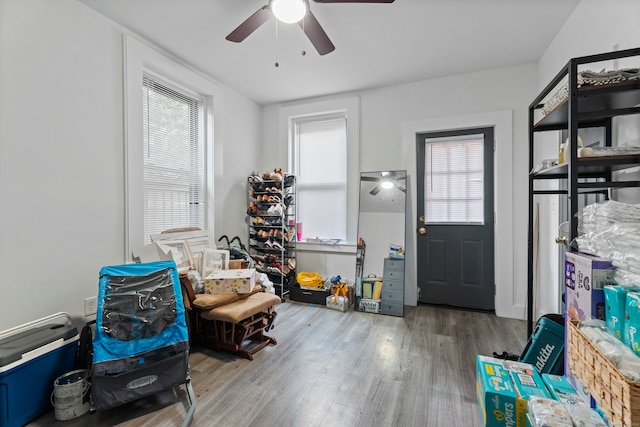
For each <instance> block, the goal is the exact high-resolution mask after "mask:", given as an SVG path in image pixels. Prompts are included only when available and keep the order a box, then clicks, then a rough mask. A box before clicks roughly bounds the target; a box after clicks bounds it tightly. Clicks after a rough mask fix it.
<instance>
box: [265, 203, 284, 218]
mask: <svg viewBox="0 0 640 427" xmlns="http://www.w3.org/2000/svg"><path fill="white" fill-rule="evenodd" d="M283 212H284V210H283V209H282V205H281V204H280V203H277V204H275V205H271V206H269V209H268V210H267V214H268V215H274V216H275V215H278V216H282V214H283Z"/></svg>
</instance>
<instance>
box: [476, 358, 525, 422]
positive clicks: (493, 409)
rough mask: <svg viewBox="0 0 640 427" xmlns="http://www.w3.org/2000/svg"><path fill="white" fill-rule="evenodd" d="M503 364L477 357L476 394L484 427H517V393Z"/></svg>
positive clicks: (498, 360) (495, 360)
mask: <svg viewBox="0 0 640 427" xmlns="http://www.w3.org/2000/svg"><path fill="white" fill-rule="evenodd" d="M502 362H503V361H502V360H500V359H494V358H491V357H486V356H480V355H478V356H476V394H477V397H478V407H479V408H480V418H481V419H482V425H483V426H484V427H507V426H508V427H514V426H516V391H515V390H514V388H513V383H512V382H511V376H510V375H509V371H507V370H506V369H505V368H504V366H503V363H502Z"/></svg>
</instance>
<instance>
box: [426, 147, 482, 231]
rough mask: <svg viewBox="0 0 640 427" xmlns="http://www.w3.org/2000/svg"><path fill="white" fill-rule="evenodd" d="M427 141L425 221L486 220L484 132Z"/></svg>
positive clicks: (458, 222)
mask: <svg viewBox="0 0 640 427" xmlns="http://www.w3.org/2000/svg"><path fill="white" fill-rule="evenodd" d="M426 143H427V145H426V146H425V178H424V181H425V182H424V193H425V194H424V200H425V217H426V221H425V223H428V224H442V223H457V224H465V223H471V224H484V181H483V176H484V157H483V156H484V154H483V147H484V138H483V135H469V136H457V137H451V138H434V139H427V140H426Z"/></svg>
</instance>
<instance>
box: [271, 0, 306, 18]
mask: <svg viewBox="0 0 640 427" xmlns="http://www.w3.org/2000/svg"><path fill="white" fill-rule="evenodd" d="M270 9H271V12H272V13H273V16H275V17H276V18H277V19H278V20H279V21H282V22H284V23H286V24H293V23H295V22H298V21H300V20H301V19H302V18H304V16H305V15H306V14H307V12H308V9H307V2H305V1H304V0H271V2H270Z"/></svg>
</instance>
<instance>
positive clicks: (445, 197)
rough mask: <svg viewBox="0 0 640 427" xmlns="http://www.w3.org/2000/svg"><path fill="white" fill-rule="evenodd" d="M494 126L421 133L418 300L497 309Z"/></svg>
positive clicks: (418, 202)
mask: <svg viewBox="0 0 640 427" xmlns="http://www.w3.org/2000/svg"><path fill="white" fill-rule="evenodd" d="M493 141H494V138H493V128H479V129H478V128H476V129H465V130H452V131H442V132H430V133H424V134H418V135H417V163H418V164H417V171H418V176H417V187H418V189H417V191H418V200H417V218H418V224H417V227H416V233H417V259H418V269H417V270H418V271H417V273H418V301H419V302H422V303H428V304H439V305H450V306H455V307H464V308H473V309H481V310H494V308H495V307H494V213H493V188H494V187H493Z"/></svg>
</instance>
